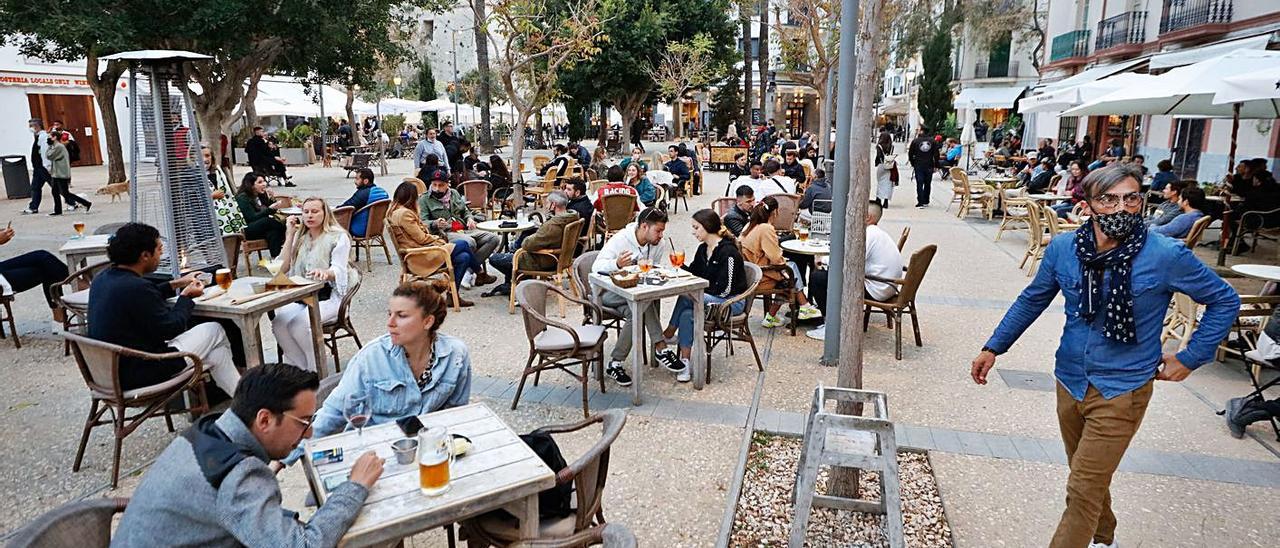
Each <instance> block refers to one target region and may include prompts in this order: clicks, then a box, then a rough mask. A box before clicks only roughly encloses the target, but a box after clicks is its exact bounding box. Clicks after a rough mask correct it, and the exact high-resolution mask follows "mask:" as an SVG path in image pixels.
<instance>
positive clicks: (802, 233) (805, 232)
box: [796, 226, 809, 242]
mask: <svg viewBox="0 0 1280 548" xmlns="http://www.w3.org/2000/svg"><path fill="white" fill-rule="evenodd" d="M796 236H797V237H799V238H800V241H802V242H805V241H808V240H809V228H808V227H803V226H802V227H800V229H799V230H797V231H796Z"/></svg>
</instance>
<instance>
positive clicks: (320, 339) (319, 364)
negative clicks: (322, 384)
mask: <svg viewBox="0 0 1280 548" xmlns="http://www.w3.org/2000/svg"><path fill="white" fill-rule="evenodd" d="M302 304H305V305H307V315H308V316H310V317H311V342H312V344H314V345H315V348H316V354H315V356H316V373H319V374H320V378H322V379H323V378H325V377H327V376H329V375H330V374H331V373H333V372H332V371H329V359H328V358H329V352H328V349H327V348H325V346H324V323H323V322H321V321H320V298H319V297H318V296H317V295H316V294H315V293H312V294H311V295H310V296H308V297H307V298H305V299H302Z"/></svg>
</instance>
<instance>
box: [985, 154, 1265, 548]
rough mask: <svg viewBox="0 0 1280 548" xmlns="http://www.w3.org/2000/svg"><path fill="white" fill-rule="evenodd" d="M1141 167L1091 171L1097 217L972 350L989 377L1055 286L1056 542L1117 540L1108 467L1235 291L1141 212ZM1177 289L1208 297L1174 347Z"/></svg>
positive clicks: (1215, 331)
mask: <svg viewBox="0 0 1280 548" xmlns="http://www.w3.org/2000/svg"><path fill="white" fill-rule="evenodd" d="M1141 180H1142V174H1141V172H1140V171H1138V170H1137V169H1135V168H1134V167H1133V166H1131V165H1124V164H1117V165H1115V166H1112V167H1108V168H1104V169H1099V170H1097V171H1094V172H1092V173H1090V174H1089V175H1088V176H1087V177H1085V179H1084V182H1083V184H1084V192H1085V200H1086V204H1087V205H1088V207H1089V209H1090V211H1091V213H1092V218H1090V219H1089V220H1088V221H1086V222H1085V223H1084V225H1083V226H1081V227H1080V228H1079V229H1077V230H1076V231H1075V232H1074V233H1071V234H1068V235H1062V236H1060V237H1057V238H1054V239H1053V241H1052V242H1051V243H1050V244H1049V246H1048V247H1047V248H1046V249H1045V254H1044V262H1043V263H1042V264H1041V266H1040V271H1039V272H1037V273H1036V277H1035V279H1034V280H1032V282H1031V284H1030V285H1028V286H1027V288H1026V289H1024V290H1023V291H1022V294H1021V295H1019V296H1018V300H1017V301H1015V302H1014V304H1013V307H1012V308H1010V309H1009V312H1008V313H1006V314H1005V317H1004V319H1003V320H1001V322H1000V325H999V326H998V327H996V331H995V333H994V334H993V335H992V336H991V338H990V339H989V340H988V341H987V343H986V345H985V346H983V347H982V351H981V352H979V353H978V357H977V358H974V360H973V364H972V366H971V371H970V374H971V375H972V377H973V381H974V382H975V383H977V384H986V383H987V373H989V372H990V371H991V368H992V367H993V366H994V365H995V361H996V356H998V355H1000V354H1003V353H1005V352H1007V351H1008V350H1009V348H1010V347H1011V346H1013V343H1014V342H1015V341H1016V340H1017V339H1018V337H1019V336H1021V335H1022V333H1023V331H1025V330H1026V329H1027V328H1028V327H1030V326H1031V324H1032V322H1034V321H1035V320H1036V318H1038V317H1039V316H1040V314H1041V313H1043V312H1044V310H1045V309H1046V308H1048V307H1049V305H1050V304H1051V303H1052V302H1053V300H1054V297H1055V296H1056V295H1057V294H1058V292H1059V291H1061V292H1062V294H1063V296H1064V297H1065V299H1066V325H1065V327H1064V328H1063V333H1062V340H1061V342H1060V344H1059V347H1058V352H1057V355H1056V356H1057V357H1056V363H1055V364H1054V376H1055V377H1056V378H1057V381H1058V386H1057V413H1058V427H1059V429H1060V430H1061V432H1062V441H1063V442H1064V445H1065V446H1066V451H1067V464H1068V465H1069V467H1070V469H1071V472H1070V475H1069V476H1068V477H1067V488H1066V491H1067V500H1066V510H1065V511H1064V512H1063V513H1062V518H1061V520H1060V521H1059V522H1058V528H1057V532H1056V533H1054V535H1053V539H1052V541H1051V542H1050V543H1049V546H1051V547H1054V548H1081V547H1084V546H1090V547H1114V546H1115V545H1116V542H1115V529H1116V517H1115V514H1114V513H1112V511H1111V493H1110V487H1111V476H1112V474H1114V473H1115V471H1116V467H1117V466H1119V464H1120V459H1121V458H1123V457H1124V453H1125V450H1126V449H1127V448H1128V446H1129V441H1130V440H1131V439H1133V436H1134V434H1136V433H1137V431H1138V427H1139V426H1140V425H1141V424H1142V417H1143V414H1144V413H1145V412H1146V409H1147V404H1148V403H1149V402H1150V401H1151V393H1152V388H1153V380H1164V381H1172V382H1178V381H1181V380H1183V379H1185V378H1187V376H1188V375H1190V374H1191V371H1192V370H1193V369H1195V368H1197V367H1199V366H1200V365H1203V364H1204V363H1206V362H1208V361H1210V360H1212V359H1213V356H1214V351H1215V350H1216V348H1217V346H1218V342H1219V341H1221V340H1223V338H1225V337H1226V335H1227V332H1228V330H1229V329H1230V327H1231V324H1232V322H1234V321H1235V317H1236V314H1237V312H1238V310H1239V308H1240V297H1239V295H1237V294H1236V291H1235V290H1234V289H1232V288H1231V286H1230V285H1227V283H1226V282H1224V281H1223V280H1222V278H1219V277H1218V275H1217V274H1215V273H1214V272H1213V271H1212V270H1210V269H1209V268H1208V267H1207V266H1205V264H1204V263H1203V262H1201V261H1200V259H1198V258H1196V256H1195V255H1194V254H1192V252H1191V251H1190V250H1188V249H1187V248H1186V247H1184V246H1183V245H1182V244H1181V242H1178V241H1177V240H1173V239H1170V238H1167V237H1164V236H1160V235H1157V234H1151V233H1149V232H1148V230H1147V227H1146V226H1145V225H1144V224H1143V222H1142V217H1141V215H1140V210H1141V208H1142V191H1141V189H1140V187H1139V181H1141ZM1174 292H1179V293H1184V294H1186V295H1189V296H1190V297H1191V298H1192V299H1194V300H1195V301H1196V302H1198V303H1200V304H1203V305H1205V311H1204V316H1203V317H1202V319H1201V320H1200V327H1199V328H1197V329H1196V332H1195V333H1193V334H1192V336H1191V341H1190V343H1189V344H1188V345H1187V347H1186V348H1185V349H1184V350H1182V351H1180V352H1178V353H1177V354H1163V355H1162V354H1161V345H1160V331H1161V328H1162V323H1163V321H1164V316H1165V311H1166V309H1167V308H1168V307H1169V300H1170V299H1171V298H1172V296H1173V293H1174Z"/></svg>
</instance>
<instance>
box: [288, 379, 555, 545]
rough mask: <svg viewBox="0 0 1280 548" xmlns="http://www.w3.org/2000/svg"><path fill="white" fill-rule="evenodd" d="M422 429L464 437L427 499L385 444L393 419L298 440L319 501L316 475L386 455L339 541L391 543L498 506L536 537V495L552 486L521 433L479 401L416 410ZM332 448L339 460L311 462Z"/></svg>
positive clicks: (409, 468) (414, 470)
mask: <svg viewBox="0 0 1280 548" xmlns="http://www.w3.org/2000/svg"><path fill="white" fill-rule="evenodd" d="M418 419H419V420H421V421H422V424H423V425H424V426H427V427H432V426H445V427H447V428H448V429H449V432H450V433H454V434H462V435H464V436H467V437H468V438H470V439H471V443H472V447H471V450H470V451H468V452H467V454H465V455H463V456H461V457H458V458H457V459H456V460H455V461H454V463H453V468H452V469H451V470H450V471H449V474H450V478H449V481H450V487H449V490H448V491H446V492H445V493H443V494H441V495H439V496H435V497H428V496H426V495H423V494H422V493H421V492H419V491H418V465H417V462H416V459H415V462H414V463H412V464H407V465H406V464H398V463H397V462H396V459H395V455H394V454H393V453H392V452H391V443H392V442H394V441H395V440H398V439H400V438H402V437H404V434H402V433H401V431H400V428H399V427H398V426H396V424H395V423H388V424H380V425H377V426H369V427H366V428H365V429H364V435H363V438H361V437H360V436H358V435H357V433H356V432H355V431H350V432H343V433H340V434H334V435H332V436H328V437H324V438H320V439H315V440H305V441H304V442H303V447H304V452H303V458H302V465H303V471H304V472H305V473H306V476H307V482H308V483H309V484H310V485H311V491H312V493H313V494H315V496H316V500H317V501H319V502H320V503H321V504H323V503H324V501H325V499H326V497H327V494H328V493H327V492H325V490H324V489H323V487H322V486H323V485H324V482H323V479H322V478H326V477H329V476H331V475H334V474H341V475H342V477H345V476H346V475H347V474H349V473H350V468H351V464H352V463H354V462H355V460H356V459H357V458H358V457H359V456H360V455H361V454H363V453H365V452H367V451H375V452H376V453H377V454H378V456H380V457H382V458H384V459H386V463H385V468H383V471H382V477H380V478H378V482H377V483H375V484H374V486H373V489H372V490H370V492H369V497H368V498H366V499H365V501H364V507H363V508H361V510H360V514H359V515H357V516H356V521H355V523H353V524H351V528H350V529H348V530H347V534H346V535H345V536H344V537H342V542H341V544H342V545H343V546H369V545H373V544H384V543H393V542H395V541H397V540H399V539H402V538H405V537H408V536H410V535H413V534H416V533H420V532H422V531H427V530H429V529H433V528H436V527H440V526H443V525H447V524H450V523H456V522H459V521H462V520H464V519H468V518H472V517H475V516H478V515H481V514H483V513H485V512H489V511H491V510H497V509H500V508H501V509H505V510H507V511H508V512H511V514H512V515H515V516H517V517H518V518H520V534H521V537H522V538H525V539H533V538H537V537H538V526H539V520H538V493H539V492H541V491H542V490H544V489H548V488H550V487H553V486H554V485H555V483H556V476H555V473H554V472H552V470H551V469H550V468H547V465H546V464H543V462H542V459H540V458H538V456H537V455H536V454H534V452H533V450H531V449H529V446H527V445H525V444H524V442H522V441H521V440H520V437H519V436H517V435H516V433H515V432H513V431H512V430H511V427H510V426H507V424H506V423H504V422H503V421H502V419H500V418H498V416H497V415H495V414H494V413H493V411H492V410H490V409H489V407H488V406H486V405H485V404H483V403H473V404H471V405H465V406H462V407H456V408H453V409H446V410H443V411H437V412H435V413H429V414H426V415H420V416H419V417H418ZM334 447H341V448H342V450H343V461H342V462H338V463H333V464H322V465H319V466H317V465H315V464H314V463H313V462H312V461H311V453H312V451H320V450H324V449H330V448H334Z"/></svg>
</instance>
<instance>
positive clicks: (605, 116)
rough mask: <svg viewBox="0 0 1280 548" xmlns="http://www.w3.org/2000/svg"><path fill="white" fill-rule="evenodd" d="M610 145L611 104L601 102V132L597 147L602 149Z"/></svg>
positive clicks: (597, 136)
mask: <svg viewBox="0 0 1280 548" xmlns="http://www.w3.org/2000/svg"><path fill="white" fill-rule="evenodd" d="M608 143H609V102H608V101H606V100H604V99H601V100H600V131H599V132H598V133H597V135H596V146H598V147H602V146H605V145H606V144H608Z"/></svg>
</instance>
